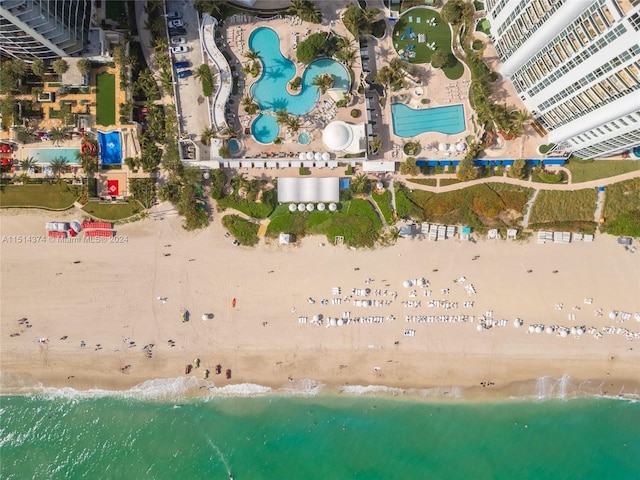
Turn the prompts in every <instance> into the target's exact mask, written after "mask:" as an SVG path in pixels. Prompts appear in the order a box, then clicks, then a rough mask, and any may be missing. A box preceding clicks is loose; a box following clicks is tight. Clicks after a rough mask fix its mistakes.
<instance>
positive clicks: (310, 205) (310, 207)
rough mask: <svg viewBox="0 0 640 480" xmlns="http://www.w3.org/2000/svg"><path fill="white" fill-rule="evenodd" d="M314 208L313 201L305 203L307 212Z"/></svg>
mask: <svg viewBox="0 0 640 480" xmlns="http://www.w3.org/2000/svg"><path fill="white" fill-rule="evenodd" d="M314 210H315V207H314V206H313V203H307V212H313V211H314Z"/></svg>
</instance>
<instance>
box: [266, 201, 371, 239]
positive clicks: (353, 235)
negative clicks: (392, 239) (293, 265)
mask: <svg viewBox="0 0 640 480" xmlns="http://www.w3.org/2000/svg"><path fill="white" fill-rule="evenodd" d="M381 229H382V223H381V222H380V218H379V217H378V214H377V213H376V212H375V210H374V209H373V206H372V205H371V204H370V203H369V202H368V201H367V200H361V199H355V200H351V201H347V202H344V203H341V204H340V205H339V208H338V211H336V212H329V211H327V210H325V211H324V212H320V211H318V210H314V211H313V212H310V213H309V212H306V211H305V212H294V213H290V212H289V210H288V205H280V206H279V207H278V208H276V210H275V211H274V212H273V215H272V216H271V223H269V227H268V228H267V235H269V236H270V237H276V236H277V235H278V234H279V233H280V232H284V233H293V234H295V235H296V236H297V237H298V238H302V237H303V236H305V235H308V234H320V235H326V236H327V240H328V241H329V242H331V243H333V242H334V241H335V237H336V236H342V237H344V242H345V244H346V245H349V246H354V247H372V246H373V245H374V244H375V242H376V241H377V240H378V236H379V235H380V231H381Z"/></svg>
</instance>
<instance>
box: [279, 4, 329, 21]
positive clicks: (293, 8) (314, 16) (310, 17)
mask: <svg viewBox="0 0 640 480" xmlns="http://www.w3.org/2000/svg"><path fill="white" fill-rule="evenodd" d="M287 13H288V14H290V15H297V16H298V17H300V18H301V19H302V20H304V21H305V22H311V23H320V22H321V21H322V13H321V12H320V9H319V8H318V7H316V6H315V5H314V4H313V3H312V2H310V1H309V0H292V1H291V5H289V8H288V9H287Z"/></svg>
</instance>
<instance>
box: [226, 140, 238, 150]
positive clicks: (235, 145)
mask: <svg viewBox="0 0 640 480" xmlns="http://www.w3.org/2000/svg"><path fill="white" fill-rule="evenodd" d="M227 145H228V146H229V152H230V153H238V152H239V151H240V142H238V140H236V139H235V138H232V139H230V140H229V142H227Z"/></svg>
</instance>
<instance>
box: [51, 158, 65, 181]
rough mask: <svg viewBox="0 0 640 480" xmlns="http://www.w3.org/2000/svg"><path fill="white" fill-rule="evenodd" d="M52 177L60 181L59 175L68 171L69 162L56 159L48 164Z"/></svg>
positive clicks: (63, 159)
mask: <svg viewBox="0 0 640 480" xmlns="http://www.w3.org/2000/svg"><path fill="white" fill-rule="evenodd" d="M49 166H50V167H51V170H52V171H53V173H54V175H55V176H56V177H58V180H59V179H60V175H62V174H63V173H65V172H66V171H67V170H68V169H69V161H68V160H67V159H66V158H62V157H56V158H54V159H53V160H51V163H50V164H49Z"/></svg>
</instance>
